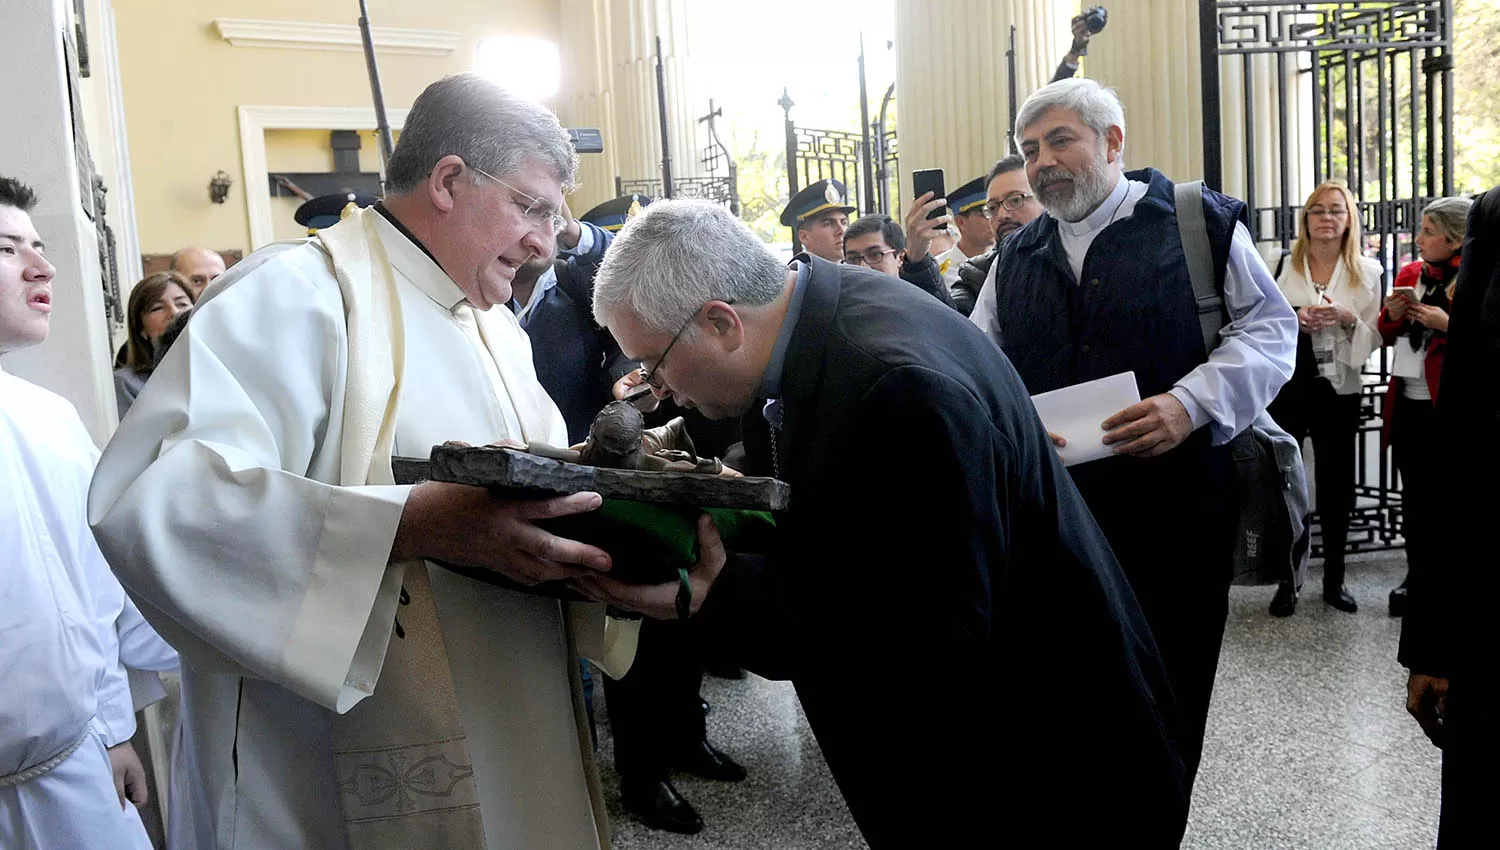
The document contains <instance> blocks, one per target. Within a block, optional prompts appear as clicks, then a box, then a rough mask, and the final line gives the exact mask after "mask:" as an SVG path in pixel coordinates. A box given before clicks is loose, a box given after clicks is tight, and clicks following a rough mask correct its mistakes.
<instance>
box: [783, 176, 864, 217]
mask: <svg viewBox="0 0 1500 850" xmlns="http://www.w3.org/2000/svg"><path fill="white" fill-rule="evenodd" d="M829 210H837V211H838V212H842V213H846V214H847V213H852V212H854V207H852V206H850V205H849V190H848V189H846V188H844V184H843V183H840V182H839V181H837V180H834V179H833V178H828V179H826V180H819V181H818V182H816V183H813V184H812V185H810V186H808V187H807V188H806V189H803V190H802V191H800V192H798V193H797V194H795V195H793V196H792V199H791V200H790V201H787V204H786V209H784V210H782V211H781V223H782V224H784V225H786V226H787V227H792V228H795V227H797V226H798V225H800V224H801V223H802V222H803V221H805V220H807V219H808V218H810V217H812V216H815V215H818V214H819V213H825V212H828V211H829Z"/></svg>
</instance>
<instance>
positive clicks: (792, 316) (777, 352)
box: [760, 260, 811, 399]
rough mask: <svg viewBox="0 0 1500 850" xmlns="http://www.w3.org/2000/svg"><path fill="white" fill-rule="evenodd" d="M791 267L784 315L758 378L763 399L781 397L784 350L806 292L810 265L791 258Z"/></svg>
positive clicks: (784, 365)
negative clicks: (763, 372) (790, 285)
mask: <svg viewBox="0 0 1500 850" xmlns="http://www.w3.org/2000/svg"><path fill="white" fill-rule="evenodd" d="M792 268H793V269H795V270H796V272H797V277H796V279H795V280H793V282H792V294H791V297H790V298H788V299H787V302H786V316H785V318H783V319H782V320H781V330H780V331H779V332H778V333H777V334H776V345H775V346H774V347H773V348H772V349H771V362H769V363H767V364H766V372H765V374H764V375H762V376H761V379H760V397H761V398H764V399H779V398H781V373H782V372H783V371H785V369H786V351H787V349H788V348H790V347H791V344H792V331H793V330H795V329H796V327H797V319H799V318H800V317H801V316H802V298H803V296H805V295H806V294H807V275H808V273H809V272H810V271H811V266H809V265H808V264H807V263H804V262H802V261H800V260H793V261H792Z"/></svg>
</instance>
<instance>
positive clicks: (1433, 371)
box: [1379, 198, 1473, 617]
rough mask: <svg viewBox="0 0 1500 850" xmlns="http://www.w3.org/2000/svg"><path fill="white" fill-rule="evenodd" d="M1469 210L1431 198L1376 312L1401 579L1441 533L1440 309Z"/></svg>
mask: <svg viewBox="0 0 1500 850" xmlns="http://www.w3.org/2000/svg"><path fill="white" fill-rule="evenodd" d="M1472 204H1473V201H1471V200H1469V199H1468V198H1438V199H1437V200H1435V201H1433V202H1432V203H1430V204H1428V205H1427V207H1426V208H1425V209H1423V210H1422V225H1421V229H1420V230H1419V231H1418V232H1417V238H1416V243H1417V253H1418V255H1419V256H1420V258H1421V261H1420V262H1415V263H1407V264H1406V265H1405V266H1402V267H1401V271H1400V272H1399V273H1398V274H1397V275H1396V283H1395V285H1394V286H1393V287H1392V290H1391V294H1390V295H1389V296H1388V297H1387V298H1386V299H1385V308H1384V309H1383V310H1381V312H1380V321H1379V329H1380V335H1381V337H1382V339H1383V341H1384V343H1385V344H1386V345H1389V346H1393V347H1394V349H1395V351H1394V355H1395V356H1394V357H1393V358H1392V360H1393V365H1392V367H1391V384H1390V386H1389V387H1388V388H1387V389H1386V393H1385V405H1384V408H1383V411H1382V413H1383V418H1384V422H1383V425H1382V428H1381V437H1382V438H1383V440H1384V441H1385V443H1386V445H1389V446H1390V447H1391V454H1392V455H1393V456H1394V459H1395V461H1396V472H1397V474H1399V475H1400V476H1401V536H1402V537H1403V538H1405V540H1406V570H1407V580H1410V577H1411V574H1412V572H1417V573H1420V572H1421V571H1422V570H1423V569H1425V568H1426V566H1427V564H1428V563H1431V561H1432V559H1433V558H1434V557H1435V556H1434V554H1433V546H1434V544H1435V543H1436V542H1437V540H1438V539H1439V536H1440V535H1441V534H1442V533H1443V508H1442V506H1443V502H1444V500H1445V493H1444V489H1443V486H1442V485H1441V484H1440V483H1439V481H1438V478H1437V477H1436V476H1435V475H1434V472H1436V471H1437V470H1438V466H1439V465H1440V464H1443V463H1450V462H1452V458H1451V457H1449V456H1448V455H1446V454H1444V453H1443V452H1442V450H1441V448H1440V446H1441V444H1442V438H1441V435H1440V433H1439V431H1438V421H1437V410H1436V407H1437V397H1438V380H1439V378H1441V377H1442V374H1443V352H1444V350H1445V349H1446V348H1447V345H1448V311H1449V310H1450V309H1451V308H1452V304H1453V289H1454V287H1455V286H1457V284H1458V280H1457V275H1458V263H1459V252H1460V249H1461V248H1462V247H1463V244H1464V229H1465V228H1466V227H1467V226H1468V218H1469V207H1470V206H1471V205H1472ZM1406 584H1407V582H1406V581H1402V582H1401V586H1400V587H1397V588H1396V589H1395V590H1392V591H1391V596H1390V605H1391V616H1393V617H1400V616H1401V615H1403V614H1405V613H1406Z"/></svg>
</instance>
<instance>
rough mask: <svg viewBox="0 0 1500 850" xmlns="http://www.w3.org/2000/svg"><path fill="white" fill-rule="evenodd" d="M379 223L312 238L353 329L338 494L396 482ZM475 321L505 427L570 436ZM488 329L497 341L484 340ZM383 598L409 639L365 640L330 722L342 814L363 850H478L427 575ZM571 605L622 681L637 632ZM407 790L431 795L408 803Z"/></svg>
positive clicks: (574, 639) (392, 295)
mask: <svg viewBox="0 0 1500 850" xmlns="http://www.w3.org/2000/svg"><path fill="white" fill-rule="evenodd" d="M379 218H380V213H379V212H377V211H376V210H374V209H365V210H360V211H358V212H355V213H353V214H351V215H350V216H349V217H348V218H346V219H345V220H344V221H342V222H340V223H339V224H338V225H336V226H334V227H331V228H326V229H323V230H320V231H318V239H319V241H320V242H321V244H322V246H323V248H324V250H326V251H327V253H328V255H329V257H330V258H331V259H332V264H333V271H334V275H335V277H336V278H337V279H338V283H339V289H340V291H341V292H342V295H343V299H344V309H345V315H346V318H347V322H348V328H349V337H348V339H349V359H348V377H347V389H346V393H345V401H344V411H343V414H344V420H343V421H344V431H343V443H342V445H341V447H340V466H339V473H340V480H339V483H340V484H342V485H347V486H353V485H361V484H391V483H394V476H393V474H392V472H391V453H392V446H393V445H394V440H395V430H396V411H397V409H398V405H399V399H400V395H401V379H402V371H403V364H404V363H405V342H406V341H405V338H404V331H403V328H404V325H403V321H402V315H401V299H400V293H399V291H398V289H397V286H398V284H397V281H396V276H395V274H394V272H393V271H392V268H391V263H390V260H389V258H388V257H387V255H386V250H385V246H384V244H383V243H382V241H381V238H380V235H379V233H378V231H377V219H379ZM471 312H472V314H473V315H474V316H475V317H476V322H477V323H478V325H479V331H480V333H479V336H480V338H481V339H482V340H483V342H484V345H485V347H486V348H487V349H488V350H489V352H490V355H491V357H492V358H493V359H494V362H495V365H496V367H497V368H498V369H499V370H500V377H501V384H503V385H504V390H505V393H506V395H508V396H509V397H508V398H502V399H501V402H502V404H501V407H502V408H503V415H504V416H505V418H506V424H507V425H512V426H514V430H513V431H512V433H518V434H521V435H523V436H524V438H525V439H526V440H527V441H528V442H530V441H532V440H536V441H537V442H550V443H556V441H557V440H558V439H559V438H558V437H557V436H556V434H554V433H553V432H554V431H555V430H556V429H558V428H561V427H562V420H561V417H560V415H559V414H558V413H557V410H556V407H555V405H552V404H551V402H550V400H548V399H547V398H546V395H545V393H544V392H542V391H541V389H540V387H539V386H535V387H527V386H524V384H525V383H530V384H533V385H534V384H535V380H534V379H532V380H530V381H529V382H527V381H526V380H525V377H524V376H522V375H517V374H515V373H514V370H513V368H508V367H509V366H511V364H510V359H509V358H510V357H513V356H514V352H505V351H500V350H497V349H498V348H499V347H500V343H501V339H502V334H500V333H498V332H497V331H496V329H494V328H493V326H490V322H489V321H487V320H488V319H490V317H483V318H480V317H481V316H483V314H481V313H479V312H478V311H471ZM486 326H490V333H485V330H486ZM507 355H508V356H507ZM403 590H404V593H403V592H402V591H403ZM378 598H379V599H380V600H387V601H385V602H384V603H383V604H384V605H385V606H386V607H387V608H388V609H389V610H388V611H380V610H376V611H375V612H373V616H372V617H371V620H370V621H371V623H390V622H392V620H393V619H395V620H397V621H399V623H400V626H401V631H402V633H403V636H401V637H395V638H393V637H392V635H391V630H390V629H381V628H371V629H368V630H367V631H366V633H365V634H364V636H363V637H362V638H361V640H360V646H359V649H358V651H357V653H356V658H355V663H354V664H353V665H352V666H351V669H350V674H349V676H348V678H347V679H346V681H345V684H344V689H343V693H342V694H341V695H340V698H339V706H338V708H339V712H340V714H339V715H338V716H337V717H336V718H335V720H334V723H333V730H334V759H335V766H336V769H337V771H338V778H339V791H340V803H341V805H342V808H343V815H344V822H345V826H346V828H347V830H348V834H349V843H350V846H352V847H358V848H361V850H386V848H389V850H397V848H400V850H407V848H411V847H419V846H420V847H442V848H445V850H448V848H452V850H469V848H473V850H483V848H484V847H485V846H486V844H485V835H484V826H483V823H482V821H481V816H480V811H479V804H480V801H479V795H478V793H477V790H476V787H475V782H474V770H473V767H472V765H473V761H472V760H471V759H470V757H469V754H468V747H467V743H466V736H465V733H464V729H463V724H462V721H461V719H460V715H459V710H458V699H457V696H456V694H455V691H454V685H453V678H452V673H451V669H450V666H449V658H448V653H447V650H446V648H445V646H444V642H443V633H442V630H441V626H440V624H439V622H438V616H437V608H436V605H435V604H434V601H433V595H432V590H431V588H430V586H429V579H428V576H427V568H426V565H425V564H424V563H422V562H411V563H407V564H393V565H391V566H390V567H388V568H387V570H386V575H385V579H384V582H383V584H382V592H381V593H380V594H379V596H378ZM398 599H399V600H400V602H399V603H398ZM377 604H381V603H377ZM567 608H568V614H569V617H568V620H569V626H570V627H569V630H568V631H569V647H570V649H578V650H581V651H582V652H583V654H586V655H588V656H590V657H594V658H597V659H599V662H598V663H600V666H601V667H602V668H603V669H604V670H605V671H606V672H607V673H610V674H611V675H615V676H619V675H623V674H624V672H625V671H626V670H627V669H628V668H629V665H630V661H631V660H632V659H633V658H634V653H635V636H636V633H637V632H636V628H635V624H621V623H614V622H611V623H609V624H608V625H607V626H606V623H605V618H604V616H603V610H602V607H601V606H592V605H587V606H586V605H576V606H567ZM595 624H597V625H595ZM587 626H595V627H594V628H588V627H587ZM571 667H572V668H573V669H572V670H571V671H570V674H571V676H572V677H573V678H574V679H575V682H574V687H573V693H574V697H575V698H574V704H575V705H574V707H575V712H574V713H575V721H577V722H578V723H579V724H580V733H581V740H583V741H585V742H586V741H588V732H587V724H586V720H585V719H584V714H583V706H582V689H581V686H579V684H578V682H577V681H576V680H577V678H578V671H577V665H576V664H573V665H571ZM377 678H378V679H379V683H380V685H379V696H378V698H376V699H370V700H365V701H363V702H360V701H361V700H362V699H363V697H365V696H367V695H369V694H371V693H372V692H373V690H374V688H375V681H376V679H377ZM355 703H360V704H359V706H358V708H357V710H354V711H350V710H349V709H350V708H351V707H353V706H354V704H355ZM345 712H348V713H345ZM583 752H584V760H585V762H586V764H585V775H586V776H587V777H588V778H589V782H590V785H591V788H590V789H589V790H590V796H591V798H592V800H593V803H594V810H595V820H596V822H597V823H598V825H599V831H600V846H608V836H607V826H606V824H607V820H606V818H605V815H604V811H603V806H602V804H601V797H600V794H599V789H598V781H597V774H596V772H595V770H594V768H593V764H592V759H591V757H590V751H589V748H588V747H587V746H585V747H583ZM393 772H398V773H400V774H401V776H400V779H399V780H397V781H392V776H391V774H392V773H393ZM413 786H415V787H420V788H422V789H423V790H424V791H427V792H429V793H423V794H414V793H409V791H408V789H409V788H411V787H413Z"/></svg>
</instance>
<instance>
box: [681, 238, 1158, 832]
mask: <svg viewBox="0 0 1500 850" xmlns="http://www.w3.org/2000/svg"><path fill="white" fill-rule="evenodd" d="M805 286H806V287H807V291H806V295H805V297H804V300H803V304H802V310H801V315H800V317H799V318H798V320H797V324H796V326H795V330H794V331H793V335H792V337H791V343H790V348H789V350H788V355H787V362H786V366H785V370H784V373H783V377H782V387H783V392H782V402H783V405H784V416H785V419H784V422H783V430H781V431H780V432H778V436H777V439H776V448H777V450H778V454H779V459H780V467H781V470H782V477H783V478H785V479H786V480H787V481H788V482H790V483H791V485H792V504H791V507H790V510H789V511H788V512H787V513H786V514H785V515H783V516H782V517H781V518H780V522H781V527H782V540H781V543H780V545H779V546H778V548H777V550H776V551H775V552H773V553H771V554H769V555H767V556H765V557H763V558H757V559H752V558H750V557H748V556H736V557H734V558H732V559H731V561H730V563H729V565H728V566H726V568H725V570H724V572H723V573H722V574H721V575H720V577H719V579H718V582H717V584H716V585H715V587H714V589H713V590H712V591H711V592H710V594H709V596H708V598H707V600H706V601H705V603H704V607H703V610H702V614H701V616H702V618H703V621H704V624H705V626H706V627H707V628H708V630H709V633H710V634H711V635H712V637H713V639H714V640H715V641H716V642H717V643H718V644H719V646H718V647H716V648H718V649H722V650H726V651H727V652H728V654H729V656H730V657H732V658H735V659H736V660H739V661H740V662H742V663H743V664H744V665H745V666H747V667H748V668H750V669H752V670H754V671H756V672H759V673H761V674H763V675H768V676H771V677H774V678H790V679H791V680H792V681H793V682H794V683H795V685H796V688H797V693H798V695H799V696H800V698H801V701H802V706H803V709H804V711H805V712H806V714H807V717H808V720H809V722H810V723H811V725H812V728H813V731H814V733H815V734H816V735H817V738H818V742H819V744H820V746H821V747H822V750H823V753H824V755H825V756H826V757H827V759H828V763H829V766H830V767H831V768H832V770H833V773H834V777H835V778H836V780H837V781H838V783H839V787H840V789H841V790H842V791H843V793H844V797H845V799H846V800H847V801H848V803H849V807H850V810H851V812H852V813H853V815H854V818H855V820H856V822H857V823H858V824H859V827H860V830H861V831H862V832H863V833H864V835H865V837H866V839H867V840H868V841H869V843H870V845H871V847H872V848H876V850H880V849H881V848H890V847H918V846H921V847H948V846H953V847H960V846H972V847H979V846H984V847H996V846H1016V847H1032V846H1036V847H1041V846H1079V847H1082V846H1114V844H1115V842H1116V841H1117V840H1118V839H1119V838H1120V837H1121V836H1131V838H1132V843H1131V846H1133V847H1175V846H1176V842H1177V838H1178V837H1179V836H1180V835H1181V830H1182V825H1183V822H1184V821H1185V817H1186V801H1185V799H1184V798H1183V792H1182V789H1181V785H1180V781H1181V776H1180V770H1181V766H1180V762H1179V761H1178V759H1177V756H1176V751H1175V748H1174V746H1173V744H1172V742H1171V733H1170V730H1171V729H1172V728H1174V724H1175V719H1174V709H1173V703H1172V698H1171V695H1170V693H1169V689H1168V687H1167V686H1166V684H1165V681H1166V680H1165V676H1164V674H1163V672H1162V668H1161V665H1160V662H1159V660H1158V658H1157V657H1156V653H1155V648H1154V645H1153V644H1152V641H1151V638H1150V635H1149V633H1148V631H1147V627H1146V626H1145V624H1144V621H1143V620H1142V618H1141V615H1140V612H1139V609H1138V608H1137V605H1136V602H1135V599H1134V597H1133V596H1132V595H1131V592H1130V589H1129V587H1128V585H1127V584H1126V582H1125V580H1124V578H1123V577H1122V576H1121V573H1120V570H1119V567H1118V566H1117V565H1116V563H1115V560H1114V557H1113V555H1112V554H1111V553H1110V549H1109V546H1108V544H1107V543H1106V541H1105V539H1104V537H1103V535H1102V534H1101V533H1100V531H1099V529H1098V527H1097V526H1096V525H1095V524H1094V521H1093V519H1092V517H1091V516H1090V515H1089V512H1088V509H1087V507H1085V505H1084V503H1083V500H1082V499H1081V498H1080V497H1079V495H1078V492H1077V491H1076V490H1075V489H1074V487H1073V484H1072V481H1071V479H1070V478H1069V476H1068V474H1067V472H1066V471H1065V470H1064V469H1063V467H1062V465H1061V464H1060V463H1059V462H1058V460H1057V458H1056V455H1055V453H1054V451H1053V450H1052V448H1051V445H1050V443H1049V442H1048V440H1047V435H1046V432H1045V431H1044V430H1043V428H1042V425H1041V422H1040V421H1039V420H1038V418H1037V415H1036V412H1035V409H1034V408H1033V406H1032V405H1031V402H1030V399H1029V398H1028V396H1027V394H1026V391H1025V389H1024V387H1022V385H1021V382H1020V380H1019V378H1018V377H1017V376H1016V373H1015V371H1014V370H1013V369H1012V368H1011V366H1010V363H1009V362H1008V361H1007V360H1006V359H1005V357H1004V355H1003V354H1001V353H1000V351H999V349H997V348H996V347H995V346H994V344H993V343H991V342H990V341H989V340H988V339H987V338H985V336H984V335H983V334H982V333H981V332H980V331H979V330H978V329H977V328H976V327H975V326H974V325H973V324H971V323H970V322H968V321H967V320H965V319H964V318H963V317H962V316H960V315H959V314H958V313H957V312H956V311H954V310H952V309H951V308H949V307H947V306H944V305H943V304H940V303H939V302H938V301H937V300H935V299H933V298H931V297H930V296H928V295H926V294H924V293H922V292H919V291H917V289H916V288H915V287H912V286H909V285H906V284H903V283H901V282H900V281H897V280H894V279H892V278H890V277H886V276H883V275H880V274H877V273H874V272H871V271H869V270H866V269H862V268H854V267H850V266H837V265H834V264H831V263H827V262H824V261H822V260H816V259H814V260H813V261H812V269H811V273H810V275H809V277H808V280H807V281H806V283H805ZM745 429H746V450H747V460H748V465H749V467H750V470H751V471H752V472H761V473H765V472H768V471H769V469H770V467H771V460H772V458H771V457H770V456H769V454H768V450H769V448H770V443H769V440H767V439H766V437H767V436H768V435H769V433H770V432H769V430H768V426H766V424H765V420H764V419H763V418H762V417H761V416H759V415H756V414H751V415H747V416H746V417H745ZM1007 839H1009V840H1007ZM1011 841H1013V842H1014V843H1011Z"/></svg>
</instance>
